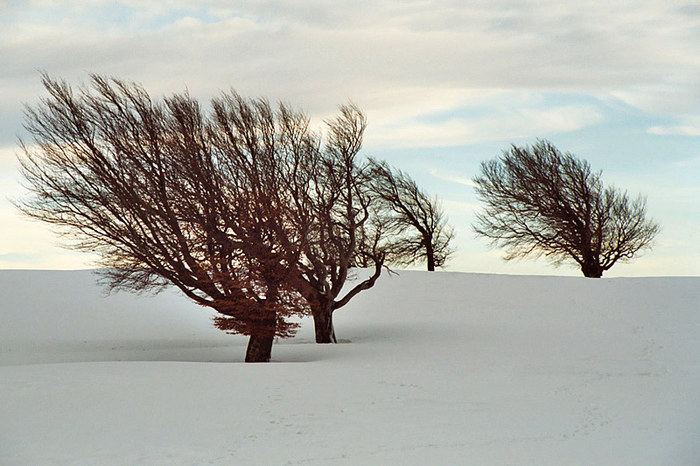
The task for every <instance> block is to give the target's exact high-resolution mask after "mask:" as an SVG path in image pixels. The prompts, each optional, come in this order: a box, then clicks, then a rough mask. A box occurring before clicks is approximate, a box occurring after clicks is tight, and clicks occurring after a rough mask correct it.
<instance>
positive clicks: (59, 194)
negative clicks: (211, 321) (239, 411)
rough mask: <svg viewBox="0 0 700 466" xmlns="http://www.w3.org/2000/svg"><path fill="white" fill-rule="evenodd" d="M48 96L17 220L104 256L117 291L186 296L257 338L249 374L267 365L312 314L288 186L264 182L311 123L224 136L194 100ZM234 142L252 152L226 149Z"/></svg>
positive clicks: (33, 115) (277, 180) (122, 90)
mask: <svg viewBox="0 0 700 466" xmlns="http://www.w3.org/2000/svg"><path fill="white" fill-rule="evenodd" d="M43 83H44V86H45V88H46V90H47V91H48V93H49V97H48V98H46V99H44V100H43V101H42V103H41V104H40V105H38V106H36V107H34V108H31V107H27V109H26V118H25V128H26V129H27V131H28V132H29V134H30V135H31V137H32V138H33V144H32V145H28V144H24V143H21V147H22V150H23V153H24V156H23V157H21V158H20V162H21V165H22V174H23V175H24V178H25V180H26V181H27V187H28V188H29V190H30V192H31V193H32V196H31V197H29V198H27V199H25V200H23V201H21V202H20V203H18V207H20V209H21V210H22V211H23V212H24V213H25V214H27V215H29V216H31V217H33V218H36V219H39V220H42V221H45V222H48V223H50V224H53V225H54V226H56V227H57V228H58V229H59V231H60V232H62V233H63V234H64V237H65V239H66V241H67V245H68V246H69V247H73V248H75V249H77V250H81V251H88V252H93V253H97V254H98V255H99V256H100V257H101V261H100V264H101V265H102V267H103V268H102V269H101V270H102V273H103V274H104V276H105V278H106V280H107V282H108V285H109V286H110V287H111V288H112V289H118V288H121V289H127V290H135V291H144V290H156V291H157V290H158V289H160V288H162V287H163V286H165V285H167V284H172V285H175V286H176V287H177V288H179V289H180V290H181V291H182V292H183V293H184V294H185V295H186V296H188V297H189V298H191V299H192V300H194V301H195V302H196V303H198V304H200V305H203V306H207V307H210V308H213V309H214V310H216V311H218V312H219V313H220V314H221V316H220V317H219V318H218V319H217V320H216V323H217V326H218V327H220V328H222V329H224V330H227V331H233V332H237V333H243V334H246V335H250V340H249V344H248V348H247V351H246V361H248V362H262V361H268V360H269V359H270V354H271V347H272V342H273V339H274V337H275V336H282V337H285V336H290V335H291V334H292V333H293V331H294V328H295V324H294V323H293V322H291V321H289V320H288V318H289V317H291V316H293V315H302V314H304V313H305V312H306V310H307V309H308V306H307V305H306V302H305V301H304V300H303V298H302V297H301V295H300V294H299V292H298V291H297V288H298V286H297V284H296V281H297V280H298V271H297V268H296V263H297V262H298V260H299V256H300V254H301V252H302V244H303V242H304V237H303V234H297V235H290V234H287V232H283V231H280V229H281V228H282V227H283V226H284V225H285V224H287V223H289V221H291V220H289V219H287V218H286V217H285V215H286V213H287V212H288V209H287V204H288V203H289V202H291V201H290V199H289V195H288V193H289V189H288V187H287V185H285V183H286V182H287V181H286V180H288V179H289V177H287V173H286V172H274V173H273V172H267V173H266V177H265V178H263V177H261V176H259V174H260V173H261V172H263V171H264V170H267V169H268V168H269V165H270V160H272V159H274V158H275V157H276V156H277V155H279V154H280V153H286V152H285V150H284V149H285V147H287V146H288V145H289V144H291V143H290V141H294V140H297V139H298V137H297V133H298V132H299V130H300V127H299V125H301V123H302V122H301V120H299V119H298V118H295V117H293V116H290V115H291V113H290V112H289V111H287V110H286V109H283V110H282V111H281V112H280V115H282V114H286V117H284V116H278V115H275V114H273V113H271V112H262V111H261V113H259V114H257V115H256V118H258V119H254V118H252V119H250V118H249V119H245V118H244V117H245V116H246V115H240V116H241V120H240V121H239V122H237V123H239V124H238V125H236V126H232V127H226V126H225V125H222V124H218V125H217V124H216V123H212V122H210V121H209V120H208V119H207V118H206V117H205V116H204V115H203V113H202V111H201V109H200V107H199V104H198V102H197V101H196V100H194V99H192V98H190V97H189V96H187V95H173V96H172V97H169V98H166V99H165V100H164V102H162V103H158V102H154V101H152V100H151V98H150V96H149V95H148V93H147V92H146V91H145V90H144V89H143V88H142V87H140V86H139V85H136V84H131V83H125V82H122V81H119V80H110V79H105V78H102V77H99V76H92V79H91V83H92V86H91V88H82V89H80V90H79V91H78V92H77V93H76V92H74V91H73V89H72V88H71V87H70V86H69V85H67V84H66V83H65V82H59V81H56V80H52V79H51V78H49V77H48V76H44V77H43ZM232 98H233V99H235V97H232ZM261 108H262V109H264V110H267V108H265V107H264V106H262V107H261ZM285 112H286V113H285ZM285 118H286V119H285ZM280 121H281V122H280ZM262 129H264V131H263V130H262ZM225 132H228V134H227V137H228V138H229V139H236V140H239V141H243V142H242V143H241V144H240V145H238V146H235V148H229V147H224V146H223V145H221V144H217V142H219V141H221V140H222V138H224V136H223V133H225ZM279 141H285V143H284V144H282V143H279ZM277 143H278V144H280V145H282V146H283V147H278V146H275V145H274V144H277ZM239 149H240V150H239ZM277 166H279V167H285V168H289V169H292V168H293V163H290V164H287V165H283V164H278V165H277ZM261 180H262V181H261ZM280 238H284V239H285V240H286V243H284V247H282V246H281V245H280Z"/></svg>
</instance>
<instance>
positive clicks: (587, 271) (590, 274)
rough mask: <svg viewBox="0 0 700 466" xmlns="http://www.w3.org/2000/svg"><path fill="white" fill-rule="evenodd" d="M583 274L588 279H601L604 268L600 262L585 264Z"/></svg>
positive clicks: (582, 266) (582, 268) (582, 269)
mask: <svg viewBox="0 0 700 466" xmlns="http://www.w3.org/2000/svg"><path fill="white" fill-rule="evenodd" d="M581 272H583V276H584V277H586V278H600V277H602V276H603V268H602V267H601V266H600V264H599V263H598V262H595V261H593V262H585V263H584V264H583V265H581Z"/></svg>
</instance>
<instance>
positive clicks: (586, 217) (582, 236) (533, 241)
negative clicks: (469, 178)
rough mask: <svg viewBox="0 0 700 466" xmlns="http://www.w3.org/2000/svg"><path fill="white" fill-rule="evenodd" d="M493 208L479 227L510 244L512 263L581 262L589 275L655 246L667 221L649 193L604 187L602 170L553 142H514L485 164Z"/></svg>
mask: <svg viewBox="0 0 700 466" xmlns="http://www.w3.org/2000/svg"><path fill="white" fill-rule="evenodd" d="M474 182H475V183H476V185H477V188H476V193H477V196H478V197H479V198H480V199H481V200H482V201H483V202H484V204H485V209H484V211H483V212H482V213H480V214H478V215H477V221H476V223H475V225H474V230H475V231H476V233H477V234H478V235H480V236H484V237H486V238H488V239H490V240H491V243H492V244H493V245H495V246H499V247H504V248H506V256H505V259H506V260H510V259H514V258H518V257H525V256H530V255H533V256H545V257H547V258H548V259H550V260H551V261H552V262H553V263H554V264H560V263H562V262H565V261H573V262H575V263H577V264H578V265H579V266H580V267H581V271H582V273H583V275H584V276H586V277H595V278H598V277H601V276H602V275H603V272H605V271H606V270H608V269H610V268H611V267H612V266H613V265H614V264H615V263H617V262H618V261H626V260H630V259H631V258H632V257H633V256H634V255H635V254H636V253H637V252H638V251H640V250H641V249H643V248H645V247H649V246H650V243H651V241H652V240H653V238H654V237H655V236H656V234H657V233H658V232H659V226H658V225H657V224H656V223H654V222H653V221H651V220H647V219H646V218H645V217H646V202H645V200H644V198H642V197H636V198H635V199H631V198H630V197H629V195H628V194H627V193H625V192H621V191H619V190H617V189H615V188H613V187H604V186H603V184H602V182H601V178H600V173H599V172H597V173H596V172H592V171H591V167H590V165H589V164H588V163H587V162H586V161H583V160H580V159H578V158H576V157H575V156H574V155H572V154H569V153H566V154H564V153H561V152H560V151H559V150H558V149H557V148H556V147H554V146H553V145H552V144H551V143H549V142H547V141H538V142H537V143H536V144H534V145H533V146H532V147H527V146H526V147H517V146H515V145H514V146H512V147H511V148H510V150H509V151H507V152H504V153H503V155H502V156H501V157H500V158H497V159H494V160H491V161H487V162H483V163H482V164H481V174H480V175H479V176H477V177H475V178H474Z"/></svg>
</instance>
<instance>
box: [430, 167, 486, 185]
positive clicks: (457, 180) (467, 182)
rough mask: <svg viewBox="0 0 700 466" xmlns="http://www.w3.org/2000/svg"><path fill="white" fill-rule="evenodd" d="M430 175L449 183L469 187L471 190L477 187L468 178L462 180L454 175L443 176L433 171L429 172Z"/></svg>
mask: <svg viewBox="0 0 700 466" xmlns="http://www.w3.org/2000/svg"><path fill="white" fill-rule="evenodd" d="M430 174H431V175H433V176H434V177H435V178H439V179H441V180H445V181H449V182H451V183H457V184H463V185H465V186H471V187H472V188H475V187H476V186H477V185H476V183H474V182H473V181H472V180H470V179H469V178H464V177H461V176H454V175H445V174H442V173H439V172H438V171H437V170H435V169H432V170H430Z"/></svg>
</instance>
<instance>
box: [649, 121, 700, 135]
mask: <svg viewBox="0 0 700 466" xmlns="http://www.w3.org/2000/svg"><path fill="white" fill-rule="evenodd" d="M678 123H679V124H675V125H663V126H652V127H651V128H648V129H647V133H649V134H655V135H657V136H700V117H685V118H680V119H679V120H678Z"/></svg>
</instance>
